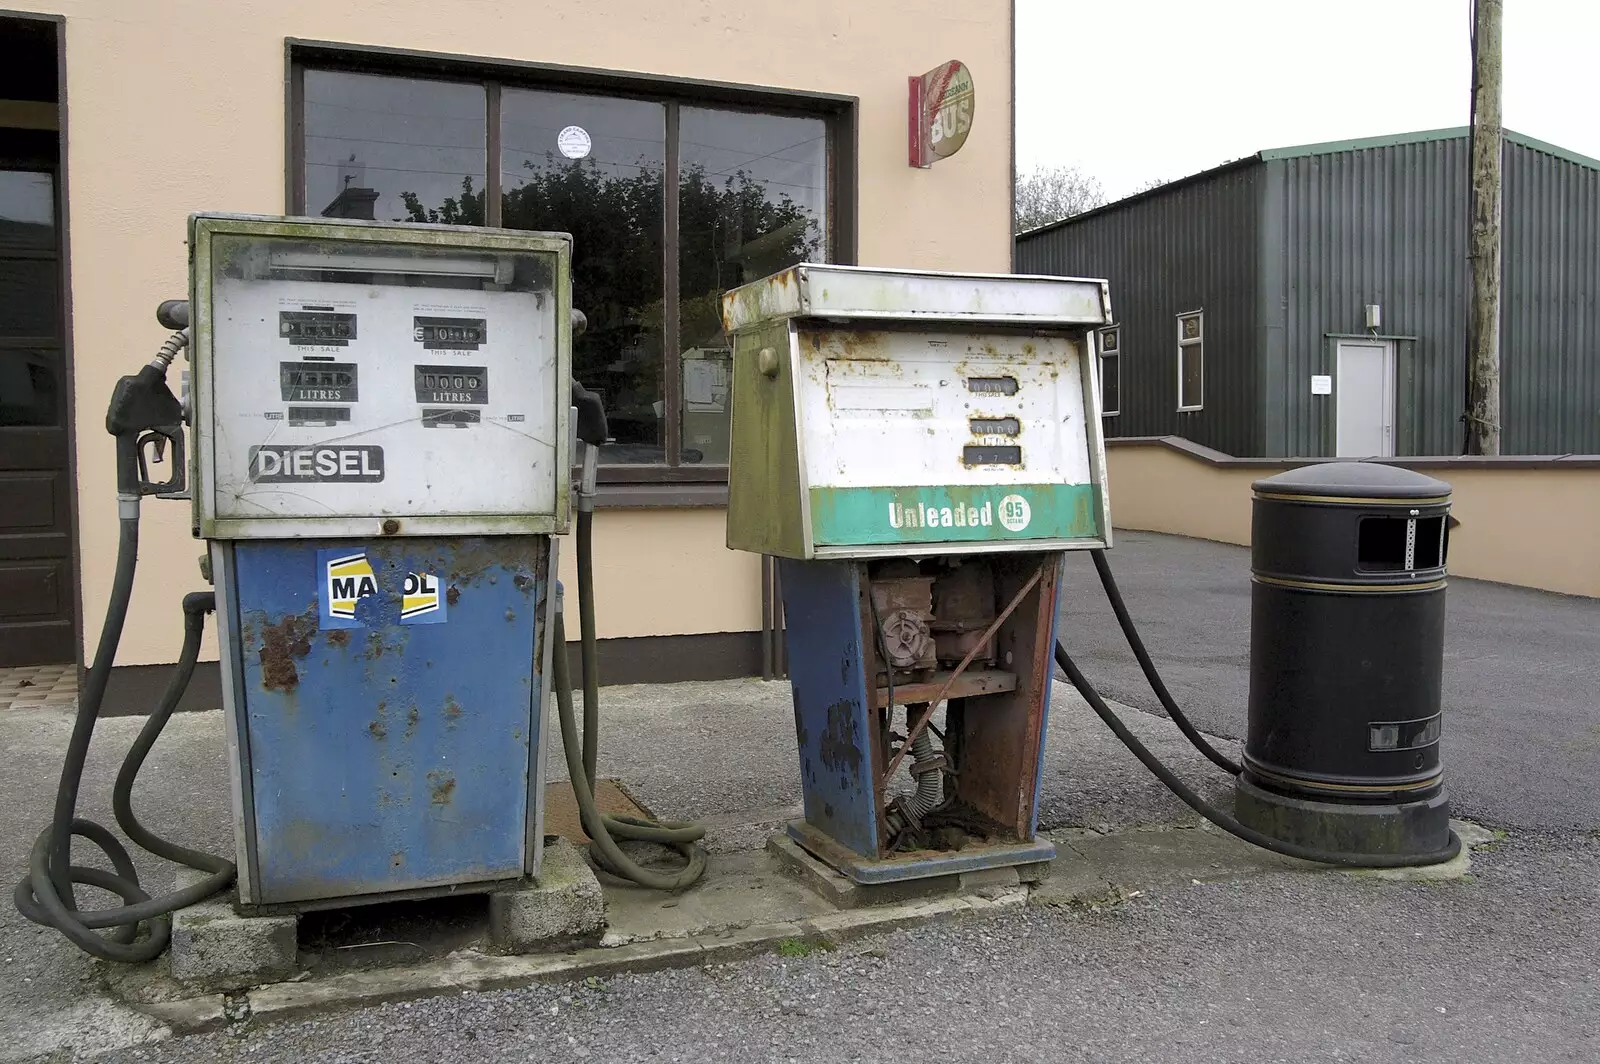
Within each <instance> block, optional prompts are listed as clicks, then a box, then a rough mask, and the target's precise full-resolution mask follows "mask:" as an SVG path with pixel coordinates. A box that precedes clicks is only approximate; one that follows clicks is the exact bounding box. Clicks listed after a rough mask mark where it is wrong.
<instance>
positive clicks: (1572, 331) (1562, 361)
mask: <svg viewBox="0 0 1600 1064" xmlns="http://www.w3.org/2000/svg"><path fill="white" fill-rule="evenodd" d="M1501 209H1502V216H1503V219H1504V220H1503V222H1502V225H1503V227H1504V228H1503V231H1502V237H1503V240H1504V243H1503V245H1502V249H1501V262H1502V269H1503V271H1504V277H1505V281H1504V283H1505V287H1504V290H1503V291H1504V295H1503V296H1502V299H1501V305H1500V414H1501V423H1502V425H1503V426H1504V429H1503V439H1502V441H1501V450H1502V451H1504V452H1505V453H1508V454H1600V170H1596V169H1594V168H1593V167H1588V166H1583V165H1581V164H1579V163H1574V162H1571V161H1569V160H1566V159H1562V158H1560V157H1559V156H1555V155H1550V154H1547V153H1545V152H1542V151H1537V150H1535V149H1533V148H1528V147H1524V146H1522V145H1520V144H1514V143H1507V145H1506V155H1505V188H1504V191H1503V200H1502V205H1501Z"/></svg>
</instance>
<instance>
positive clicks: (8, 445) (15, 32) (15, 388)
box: [0, 18, 78, 666]
mask: <svg viewBox="0 0 1600 1064" xmlns="http://www.w3.org/2000/svg"><path fill="white" fill-rule="evenodd" d="M56 33H57V24H56V23H55V22H53V21H46V20H41V19H26V18H0V55H4V56H5V57H6V61H5V63H3V64H0V666H9V665H48V664H57V663H65V662H72V661H75V660H76V658H77V649H78V639H77V629H76V624H75V614H76V611H77V602H76V592H75V588H76V583H75V581H74V578H73V543H72V492H73V490H74V486H73V483H72V475H71V471H70V465H71V458H72V448H71V437H70V426H69V421H70V415H71V402H70V398H71V387H72V384H71V378H70V376H69V373H68V366H67V358H66V343H65V314H64V293H65V276H64V273H63V270H62V247H63V241H62V232H61V180H60V178H61V151H60V122H59V114H60V108H59V99H58V96H57V84H58V82H57V62H58V50H57V44H56Z"/></svg>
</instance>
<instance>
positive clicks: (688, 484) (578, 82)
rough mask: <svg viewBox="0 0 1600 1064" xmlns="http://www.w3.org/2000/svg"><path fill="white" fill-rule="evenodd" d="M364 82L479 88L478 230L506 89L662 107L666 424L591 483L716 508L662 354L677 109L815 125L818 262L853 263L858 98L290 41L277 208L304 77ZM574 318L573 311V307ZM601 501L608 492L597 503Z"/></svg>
mask: <svg viewBox="0 0 1600 1064" xmlns="http://www.w3.org/2000/svg"><path fill="white" fill-rule="evenodd" d="M308 69H309V70H326V71H332V72H338V73H351V74H375V75H380V76H386V77H409V78H416V79H421V80H430V81H454V82H462V83H467V84H478V85H482V86H483V88H484V94H485V110H484V121H485V132H486V137H485V150H484V174H485V182H484V189H485V192H486V195H485V197H484V199H485V204H484V224H485V226H486V227H494V226H498V225H499V224H500V221H501V216H500V212H501V206H502V200H501V196H502V191H503V190H502V187H501V172H500V159H499V156H500V149H501V143H500V129H501V121H500V116H501V102H502V101H501V97H502V94H503V90H504V89H507V88H522V89H533V90H541V91H546V92H566V93H580V94H585V95H591V96H609V97H613V98H622V99H632V100H639V101H643V102H647V103H657V104H661V105H662V106H663V108H664V109H665V120H666V121H665V149H666V156H665V160H664V164H665V165H664V166H663V170H664V178H663V188H662V213H663V218H662V228H663V232H662V278H661V280H662V310H663V318H664V322H663V325H664V326H665V328H664V330H663V331H664V336H663V346H662V382H663V388H662V392H663V394H662V397H661V398H662V402H663V404H664V408H665V415H666V416H665V420H666V427H665V428H666V460H665V461H664V462H661V463H657V464H623V463H616V464H613V463H602V464H601V465H600V467H599V470H598V473H599V481H600V483H601V484H602V485H606V484H610V485H636V486H639V488H640V489H643V487H644V486H646V485H655V484H661V485H681V486H682V488H681V490H679V491H675V492H673V493H672V494H674V495H682V496H683V498H682V499H681V500H676V501H681V502H683V503H687V504H691V505H717V504H718V503H719V501H720V502H725V501H726V493H727V488H726V485H727V483H728V467H727V465H726V464H717V465H711V464H701V463H694V464H688V465H685V464H683V462H682V452H683V373H682V366H681V363H680V360H679V359H677V358H674V357H672V355H671V352H672V351H673V350H674V349H675V345H676V346H681V345H680V344H679V341H678V334H679V328H680V322H679V300H680V299H681V293H680V292H679V281H680V278H679V258H680V249H681V244H680V239H679V231H678V209H679V205H678V177H679V144H678V116H679V109H680V108H681V107H709V108H718V109H724V110H741V111H749V112H752V113H757V114H770V115H779V116H793V117H801V118H820V119H822V120H823V122H824V123H825V125H826V130H827V132H826V136H827V140H826V144H825V150H826V152H827V175H826V180H827V186H828V187H827V213H826V217H825V218H824V229H825V232H826V240H827V247H828V252H829V253H828V261H829V262H831V263H836V264H841V265H854V264H855V262H856V261H857V250H858V240H859V221H858V219H859V215H858V202H859V201H858V196H857V165H858V162H857V161H858V157H859V112H860V98H859V97H856V96H847V95H840V94H835V93H822V92H799V91H795V90H789V89H775V88H767V87H762V86H756V85H744V84H737V83H731V82H717V81H705V80H700V79H695V78H680V77H668V76H661V75H648V74H635V73H629V72H623V71H613V70H601V69H595V68H586V67H570V66H561V65H555V64H548V63H537V62H525V61H519V60H503V59H481V58H475V57H471V56H461V55H453V54H443V53H437V52H424V51H413V50H407V49H389V48H378V47H367V46H361V45H350V44H341V43H335V42H327V41H310V40H298V39H293V38H291V39H289V40H288V41H286V43H285V84H286V87H287V92H286V93H285V96H286V100H285V108H286V112H287V114H286V121H285V123H284V134H285V141H286V143H285V151H284V160H285V166H284V185H285V210H286V212H287V213H288V214H290V215H296V216H299V215H303V214H304V213H305V211H306V204H305V161H306V160H305V72H306V70H308ZM579 309H582V308H579ZM608 494H609V493H608ZM674 501H675V500H673V499H667V498H664V497H663V498H660V499H658V500H657V499H654V498H653V497H651V496H640V495H638V494H637V491H635V492H632V493H628V492H627V490H626V489H622V494H619V498H618V499H617V502H618V503H620V504H622V505H664V504H665V505H671V504H672V503H673V502H674Z"/></svg>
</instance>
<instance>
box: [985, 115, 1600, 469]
mask: <svg viewBox="0 0 1600 1064" xmlns="http://www.w3.org/2000/svg"><path fill="white" fill-rule="evenodd" d="M1468 150H1469V149H1468V143H1467V139H1466V137H1465V136H1454V137H1433V138H1430V139H1419V140H1416V141H1412V142H1410V143H1399V144H1390V145H1386V146H1380V147H1371V148H1361V149H1356V150H1345V151H1331V152H1325V153H1321V154H1305V155H1295V154H1288V153H1285V154H1279V153H1273V152H1265V153H1263V155H1264V157H1265V161H1264V162H1259V163H1249V162H1247V163H1242V164H1239V165H1235V166H1230V167H1224V168H1221V169H1219V170H1218V171H1216V172H1213V173H1211V174H1207V175H1200V176H1198V177H1197V178H1196V179H1194V180H1193V181H1191V182H1190V183H1187V184H1180V185H1179V186H1178V187H1176V188H1170V189H1167V190H1163V191H1158V192H1156V193H1155V194H1153V195H1149V196H1146V197H1142V198H1138V199H1135V200H1133V201H1132V202H1129V203H1126V204H1125V205H1118V206H1114V207H1112V208H1110V209H1107V210H1105V211H1103V212H1099V213H1095V214H1091V215H1088V216H1085V217H1083V218H1081V219H1079V220H1075V221H1074V222H1072V223H1071V224H1069V225H1066V226H1062V227H1060V228H1057V229H1054V230H1050V231H1047V232H1042V233H1038V234H1035V235H1032V236H1026V237H1023V238H1021V239H1019V240H1018V241H1017V270H1018V271H1019V272H1023V273H1045V274H1060V275H1076V276H1089V277H1105V278H1107V279H1109V280H1110V281H1111V301H1112V306H1113V307H1114V308H1115V310H1116V314H1117V318H1118V320H1119V321H1121V322H1122V323H1123V335H1122V347H1123V359H1122V363H1121V365H1122V395H1123V401H1122V407H1123V413H1122V414H1121V415H1120V416H1119V417H1115V418H1109V419H1107V422H1106V429H1107V434H1108V435H1113V436H1144V435H1159V434H1166V433H1172V434H1176V435H1181V436H1186V437H1188V438H1189V439H1191V440H1194V441H1195V442H1197V443H1202V444H1205V445H1207V446H1210V447H1214V448H1216V449H1217V450H1220V451H1225V452H1227V453H1229V454H1235V455H1262V456H1267V457H1283V456H1314V455H1331V454H1333V453H1334V446H1335V441H1334V423H1333V418H1334V398H1333V397H1331V396H1313V395H1312V394H1311V377H1312V375H1314V374H1333V373H1334V372H1335V366H1334V344H1335V343H1336V340H1335V339H1334V338H1335V337H1337V336H1338V335H1341V334H1342V335H1359V334H1363V333H1365V332H1366V329H1365V318H1364V308H1365V306H1366V305H1367V304H1369V303H1376V304H1378V305H1379V306H1380V307H1382V308H1383V311H1382V312H1383V325H1382V328H1381V329H1380V330H1379V334H1380V335H1383V336H1393V337H1402V338H1407V339H1402V340H1400V341H1399V342H1398V343H1397V345H1396V347H1397V355H1398V360H1399V366H1398V373H1397V376H1398V381H1397V389H1396V407H1397V411H1396V414H1397V417H1396V420H1397V424H1396V440H1395V443H1396V450H1397V452H1398V453H1400V454H1413V455H1440V454H1459V453H1460V451H1461V442H1462V426H1461V421H1460V416H1461V411H1462V409H1463V407H1464V404H1465V400H1464V390H1465V383H1466V321H1467V306H1468V295H1469V291H1470V286H1469V271H1468V266H1467V247H1466V226H1467V166H1468ZM1503 218H1504V227H1505V228H1504V234H1503V235H1504V251H1503V269H1504V296H1503V300H1502V304H1501V397H1502V398H1501V419H1502V424H1503V426H1504V431H1503V439H1502V450H1503V451H1504V452H1505V453H1507V454H1566V453H1583V454H1597V453H1600V170H1597V169H1596V168H1594V167H1591V166H1586V165H1583V164H1581V163H1577V162H1573V161H1571V160H1569V159H1565V158H1562V157H1561V156H1559V155H1554V154H1551V153H1549V152H1546V151H1542V150H1539V149H1538V148H1535V147H1529V146H1526V145H1524V144H1521V143H1518V142H1517V141H1515V140H1508V141H1507V143H1506V157H1505V190H1504V205H1503ZM1201 307H1203V308H1204V309H1205V310H1206V322H1205V327H1206V354H1205V358H1206V385H1205V409H1204V410H1203V411H1199V412H1196V413H1179V412H1177V410H1176V407H1177V368H1176V360H1177V353H1176V339H1175V335H1176V325H1175V322H1174V315H1176V314H1178V313H1179V312H1181V311H1185V310H1193V309H1197V308H1201Z"/></svg>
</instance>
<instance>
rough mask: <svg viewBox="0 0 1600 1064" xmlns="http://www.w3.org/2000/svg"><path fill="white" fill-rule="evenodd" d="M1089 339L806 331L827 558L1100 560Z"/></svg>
mask: <svg viewBox="0 0 1600 1064" xmlns="http://www.w3.org/2000/svg"><path fill="white" fill-rule="evenodd" d="M1087 352H1088V348H1087V345H1086V343H1085V342H1084V340H1083V338H1082V337H1081V336H1080V337H1076V338H1074V337H1070V336H1059V335H1057V336H1052V335H1026V334H1021V335H1005V334H987V333H966V332H924V331H921V330H918V331H900V330H882V331H878V330H868V329H854V328H844V329H832V328H830V329H822V330H806V331H804V332H803V333H802V334H801V336H800V342H799V350H798V367H797V374H796V375H797V399H796V403H797V411H798V415H797V418H796V421H797V426H798V429H799V431H800V433H801V436H802V441H803V445H802V447H801V462H802V471H803V476H804V479H805V486H806V503H807V507H808V525H809V530H810V533H811V540H812V543H813V544H814V550H815V552H816V553H817V555H818V556H823V555H828V556H836V557H837V556H861V555H865V554H874V553H876V554H899V553H902V552H904V551H905V550H906V549H908V548H909V547H910V546H912V545H926V544H941V545H943V546H942V550H943V551H944V552H948V553H954V552H958V551H963V550H971V549H974V548H987V549H1010V550H1048V549H1052V548H1053V549H1060V548H1061V546H1064V545H1068V544H1071V545H1078V546H1099V545H1102V543H1103V537H1104V536H1105V534H1106V522H1105V520H1104V514H1103V512H1102V509H1103V507H1102V505H1101V504H1102V502H1103V498H1102V496H1101V494H1100V493H1099V491H1098V487H1099V483H1098V481H1099V470H1098V445H1099V442H1100V441H1099V439H1098V437H1097V435H1095V433H1094V432H1093V431H1092V429H1093V421H1094V414H1093V411H1094V410H1095V405H1096V398H1095V393H1094V389H1093V387H1092V384H1091V383H1090V382H1089V380H1088V377H1087V375H1086V374H1085V372H1084V369H1085V366H1086V365H1087V363H1088V361H1089V359H1088V353H1087Z"/></svg>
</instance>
